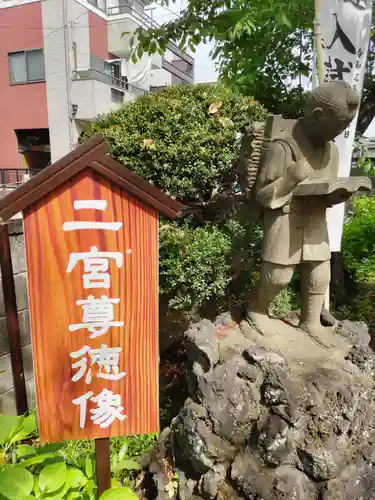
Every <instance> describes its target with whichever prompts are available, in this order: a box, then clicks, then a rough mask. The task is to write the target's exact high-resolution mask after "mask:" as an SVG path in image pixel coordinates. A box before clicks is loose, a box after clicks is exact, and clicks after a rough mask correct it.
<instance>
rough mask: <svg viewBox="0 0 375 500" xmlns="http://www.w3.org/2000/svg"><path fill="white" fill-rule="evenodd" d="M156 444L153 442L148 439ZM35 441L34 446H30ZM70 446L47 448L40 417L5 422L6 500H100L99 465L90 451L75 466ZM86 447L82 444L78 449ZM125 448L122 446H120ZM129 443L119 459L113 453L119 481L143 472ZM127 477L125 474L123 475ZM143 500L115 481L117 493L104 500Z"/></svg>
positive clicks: (0, 497)
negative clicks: (41, 440)
mask: <svg viewBox="0 0 375 500" xmlns="http://www.w3.org/2000/svg"><path fill="white" fill-rule="evenodd" d="M147 439H148V442H151V440H152V437H151V436H150V437H148V438H147ZM25 440H29V443H25ZM70 446H71V445H70V443H69V444H68V445H67V444H64V443H58V444H50V445H45V446H42V445H40V443H39V442H38V439H37V424H36V418H35V413H34V412H33V413H32V414H31V415H29V416H19V417H12V416H5V415H1V416H0V454H1V461H0V500H31V499H41V500H42V499H43V500H47V499H49V500H60V499H61V500H75V499H82V500H96V499H97V486H96V479H95V460H94V457H93V454H92V450H90V447H89V446H86V448H85V449H86V450H87V451H88V452H87V453H86V454H84V455H83V456H81V457H80V459H79V460H78V459H77V460H76V462H75V464H72V462H74V459H73V460H71V459H70V457H69V454H65V456H64V453H63V450H64V449H66V450H69V447H70ZM79 447H80V445H79V444H78V448H79ZM114 447H115V449H116V450H117V449H118V448H119V442H116V441H115V442H114ZM127 452H128V446H127V445H125V443H124V442H123V443H122V445H121V447H120V448H119V450H118V452H117V453H112V466H113V469H114V475H115V476H116V475H117V476H118V477H119V478H120V476H121V474H120V473H121V472H122V471H124V470H126V471H127V472H129V471H136V470H138V469H139V468H140V466H139V464H138V463H137V462H136V461H135V460H131V459H130V458H129V456H128V453H127ZM123 475H124V474H123ZM136 498H137V496H136V495H135V493H133V492H132V490H131V488H129V487H128V486H125V487H123V483H122V482H120V481H119V480H117V479H116V478H113V480H112V488H111V489H110V490H108V491H106V492H105V493H103V495H101V497H100V500H134V499H136Z"/></svg>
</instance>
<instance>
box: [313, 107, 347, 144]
mask: <svg viewBox="0 0 375 500" xmlns="http://www.w3.org/2000/svg"><path fill="white" fill-rule="evenodd" d="M354 116H355V114H353V115H352V116H350V117H343V116H342V114H338V113H335V112H334V111H331V110H323V109H321V108H317V109H315V110H314V111H313V113H312V115H311V127H312V130H311V132H312V134H313V135H314V136H315V137H316V138H317V139H319V141H321V142H329V141H332V140H333V139H335V137H337V136H338V135H340V134H342V133H343V132H344V130H345V129H346V128H347V127H348V126H349V125H350V123H351V122H352V120H353V118H354Z"/></svg>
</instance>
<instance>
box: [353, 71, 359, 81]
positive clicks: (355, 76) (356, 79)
mask: <svg viewBox="0 0 375 500" xmlns="http://www.w3.org/2000/svg"><path fill="white" fill-rule="evenodd" d="M353 80H354V81H355V83H359V73H356V74H355V75H354V78H353Z"/></svg>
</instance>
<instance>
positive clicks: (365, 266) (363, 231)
mask: <svg viewBox="0 0 375 500" xmlns="http://www.w3.org/2000/svg"><path fill="white" fill-rule="evenodd" d="M342 252H343V257H344V261H345V267H346V268H347V269H348V271H350V272H351V273H352V274H353V275H354V276H355V278H356V281H359V282H375V198H369V197H367V196H360V197H357V198H356V199H355V200H354V209H353V213H352V214H350V215H349V217H347V219H346V221H345V225H344V231H343V241H342Z"/></svg>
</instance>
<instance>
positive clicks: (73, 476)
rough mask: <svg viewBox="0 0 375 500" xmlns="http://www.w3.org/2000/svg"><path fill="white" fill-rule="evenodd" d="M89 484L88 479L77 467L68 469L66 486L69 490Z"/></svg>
mask: <svg viewBox="0 0 375 500" xmlns="http://www.w3.org/2000/svg"><path fill="white" fill-rule="evenodd" d="M87 482H88V479H87V477H86V476H85V475H84V473H83V472H82V471H80V470H79V469H77V468H76V467H68V470H67V474H66V485H67V486H68V487H69V488H72V489H74V488H82V487H83V486H85V485H86V484H87Z"/></svg>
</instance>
